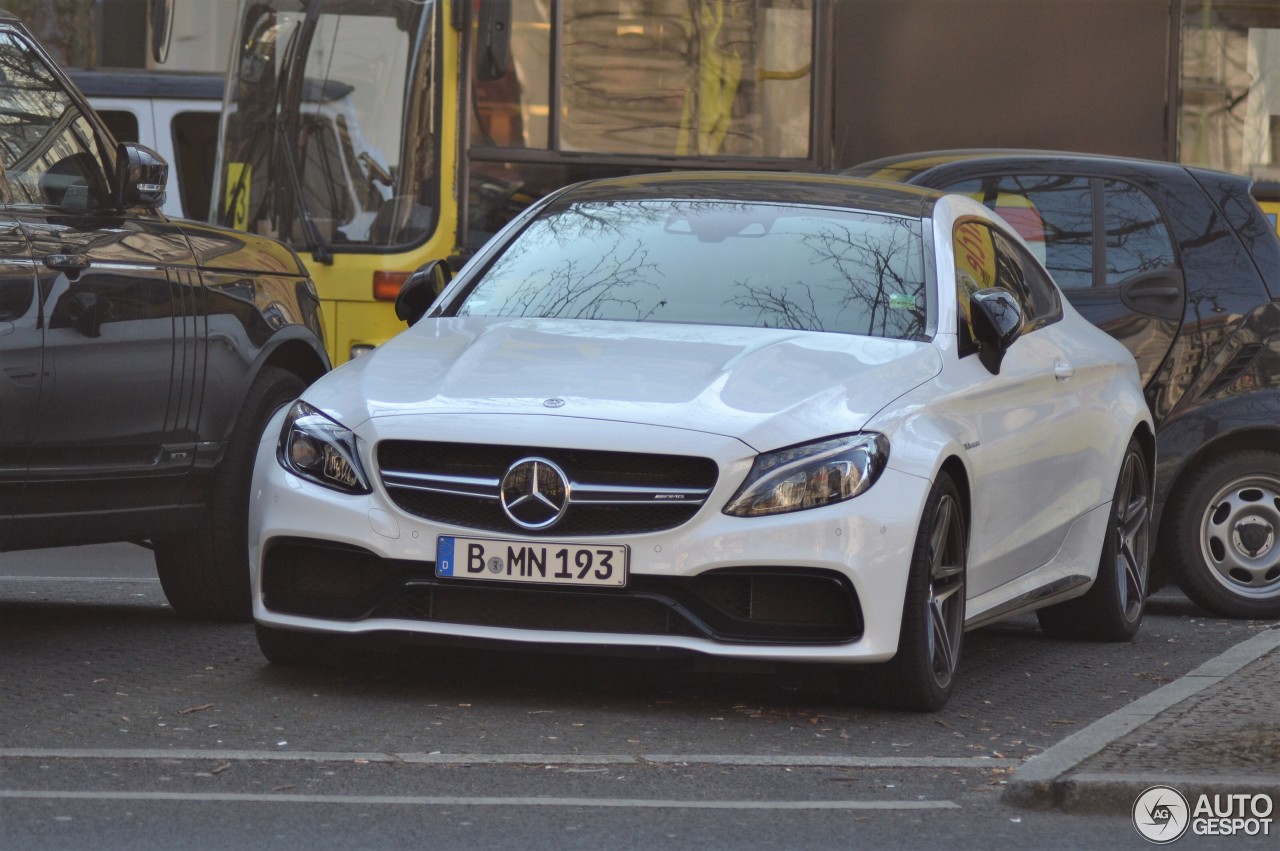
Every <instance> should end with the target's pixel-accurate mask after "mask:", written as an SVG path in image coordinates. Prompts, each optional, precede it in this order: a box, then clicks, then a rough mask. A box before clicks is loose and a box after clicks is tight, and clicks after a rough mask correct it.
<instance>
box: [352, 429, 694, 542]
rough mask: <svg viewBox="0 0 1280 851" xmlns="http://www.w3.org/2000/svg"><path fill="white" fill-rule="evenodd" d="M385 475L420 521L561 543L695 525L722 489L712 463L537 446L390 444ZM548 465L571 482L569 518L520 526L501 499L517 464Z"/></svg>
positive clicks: (381, 448)
mask: <svg viewBox="0 0 1280 851" xmlns="http://www.w3.org/2000/svg"><path fill="white" fill-rule="evenodd" d="M377 455H378V468H379V473H380V475H381V477H382V483H383V485H384V486H385V487H386V489H387V493H388V495H389V496H390V497H391V499H392V501H393V502H395V504H396V505H397V506H398V507H400V508H401V509H402V510H404V511H407V512H409V513H410V514H413V515H415V516H417V517H422V518H424V519H427V520H432V521H435V522H438V523H447V524H449V525H453V526H463V527H466V528H469V529H480V530H484V531H489V532H507V533H517V534H521V535H526V536H527V535H554V536H557V537H578V536H592V535H596V536H612V535H627V534H637V533H644V532H658V531H662V530H666V529H673V528H675V527H676V526H679V525H681V524H683V523H686V522H688V521H689V520H690V519H692V518H693V516H694V515H695V514H697V512H698V510H699V509H700V508H701V507H702V505H703V504H704V503H705V502H706V499H707V497H708V496H709V495H710V493H711V490H712V488H714V487H715V483H716V478H717V475H718V469H717V467H716V464H715V462H714V461H712V460H711V459H709V458H697V457H691V456H684V455H650V454H641V453H629V452H605V451H592V450H581V449H553V448H549V447H534V446H493V445H483V444H467V443H441V442H428V441H407V440H388V441H383V442H382V443H379V444H378V451H377ZM524 458H542V459H546V460H548V461H550V462H552V463H553V464H555V465H556V466H558V467H559V468H560V469H561V470H562V471H563V472H564V474H565V475H566V476H567V477H568V479H569V489H568V491H569V497H568V499H569V502H568V506H567V507H566V509H565V511H564V514H563V516H561V517H560V519H559V520H558V521H556V522H554V523H552V524H550V525H548V526H546V527H544V528H536V529H535V528H527V527H524V526H520V525H517V524H516V523H515V522H513V521H512V520H511V518H510V517H508V516H507V513H506V511H504V510H503V506H502V503H501V500H500V491H501V483H502V478H503V475H504V474H505V473H506V471H507V470H508V469H509V468H510V467H511V466H512V465H513V464H515V463H516V462H517V461H520V460H521V459H524Z"/></svg>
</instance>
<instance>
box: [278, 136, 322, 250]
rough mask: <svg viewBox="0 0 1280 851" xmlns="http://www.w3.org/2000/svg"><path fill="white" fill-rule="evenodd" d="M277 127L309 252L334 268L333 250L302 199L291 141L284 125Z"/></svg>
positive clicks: (300, 181)
mask: <svg viewBox="0 0 1280 851" xmlns="http://www.w3.org/2000/svg"><path fill="white" fill-rule="evenodd" d="M277 127H278V128H279V131H280V132H279V137H280V150H281V152H282V153H283V154H284V160H285V171H287V172H288V173H289V188H290V189H291V190H292V194H293V199H294V204H295V205H296V206H297V208H298V212H299V213H300V214H301V218H302V235H303V236H304V237H305V238H306V240H307V250H308V251H310V252H311V259H312V260H314V261H316V262H317V263H321V264H323V265H325V266H332V265H333V248H332V247H330V245H329V243H328V241H327V240H325V238H324V237H323V236H321V235H320V228H318V227H316V220H315V219H314V218H312V216H311V211H310V210H308V209H307V201H306V199H305V198H303V197H302V180H301V179H300V178H299V177H298V161H297V160H295V159H294V158H293V150H292V149H290V147H289V139H288V136H286V135H285V130H284V125H283V124H279V125H277Z"/></svg>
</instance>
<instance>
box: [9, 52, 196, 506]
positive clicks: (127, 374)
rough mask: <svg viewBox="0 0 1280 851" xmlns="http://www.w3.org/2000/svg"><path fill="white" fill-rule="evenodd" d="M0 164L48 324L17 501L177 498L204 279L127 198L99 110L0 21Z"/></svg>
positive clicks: (153, 501) (182, 241) (176, 243)
mask: <svg viewBox="0 0 1280 851" xmlns="http://www.w3.org/2000/svg"><path fill="white" fill-rule="evenodd" d="M0 63H2V65H0V67H3V68H4V69H5V74H4V77H3V79H0V117H2V118H4V121H3V122H0V127H2V129H0V133H2V134H3V136H4V139H3V141H4V145H3V148H2V149H0V165H3V167H4V170H5V175H6V178H7V184H8V190H9V198H8V211H9V212H10V213H11V214H12V215H13V216H14V218H15V219H16V220H17V222H18V223H19V224H20V226H21V227H22V229H23V231H24V232H25V234H26V236H27V239H28V240H29V241H30V243H31V248H32V252H33V257H34V261H35V267H36V270H37V277H38V289H39V293H40V301H41V313H40V316H39V320H40V321H41V322H42V323H43V330H44V339H43V345H44V352H43V363H44V380H43V382H42V386H41V390H40V401H39V407H38V410H37V412H36V415H35V421H34V423H33V426H32V430H31V431H32V441H31V446H30V451H29V454H28V465H29V469H28V473H27V486H26V490H25V494H24V496H23V500H22V502H21V503H19V506H20V507H19V513H20V514H22V515H27V516H30V515H48V516H52V515H54V514H58V515H62V516H66V515H69V514H74V513H75V512H79V511H101V510H104V509H110V510H113V511H116V512H117V513H118V514H119V515H121V516H125V515H127V513H128V512H129V511H130V510H131V509H136V508H141V507H146V506H151V505H158V504H164V503H166V502H170V501H172V500H173V499H174V497H175V496H176V494H177V492H178V488H179V487H180V485H181V483H182V477H181V476H175V475H173V474H176V473H182V472H184V471H186V470H187V469H189V468H190V465H191V462H192V457H193V455H194V452H193V448H194V442H195V437H194V426H195V417H196V414H197V405H198V400H199V387H198V386H197V379H198V378H199V375H200V370H199V369H198V368H197V364H196V363H195V355H196V347H195V345H194V342H195V341H194V337H195V331H196V318H195V317H196V315H197V313H198V308H199V301H200V299H201V292H200V288H199V286H198V283H199V282H198V277H197V276H196V273H195V269H194V257H193V255H192V252H191V248H190V246H189V245H188V243H187V241H186V238H185V237H184V236H183V235H182V233H181V231H179V230H178V228H177V227H176V226H174V225H172V224H170V223H169V222H168V221H166V220H165V219H163V218H162V217H160V216H159V215H156V214H153V213H150V212H143V211H122V210H119V209H117V205H116V204H115V201H114V197H113V196H114V190H113V184H114V183H115V181H114V180H113V179H112V178H111V177H109V175H112V173H113V171H114V167H115V162H114V155H115V152H114V150H112V149H110V148H109V147H108V144H107V138H106V136H105V134H104V133H103V131H102V130H101V128H100V127H99V125H98V123H97V121H96V118H95V117H94V116H93V115H92V113H90V112H88V111H87V110H86V109H85V108H84V107H83V106H82V104H81V103H80V102H79V101H78V99H77V98H76V97H74V96H73V95H72V94H71V93H70V91H69V90H68V89H67V87H66V86H65V85H64V83H63V79H62V77H61V76H60V74H59V73H57V72H56V71H55V70H54V69H53V67H52V66H51V65H49V64H48V63H47V62H45V60H44V59H43V58H42V56H41V54H40V53H39V52H38V51H37V50H36V49H35V48H34V46H33V45H32V44H31V43H29V42H28V41H27V40H26V39H25V38H24V37H23V36H22V35H21V34H19V33H16V32H13V31H0Z"/></svg>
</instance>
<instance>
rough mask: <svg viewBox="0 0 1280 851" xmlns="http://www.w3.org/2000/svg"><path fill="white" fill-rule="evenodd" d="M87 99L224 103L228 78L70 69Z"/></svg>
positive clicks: (138, 70) (188, 73)
mask: <svg viewBox="0 0 1280 851" xmlns="http://www.w3.org/2000/svg"><path fill="white" fill-rule="evenodd" d="M66 71H67V76H68V77H70V78H71V79H72V81H74V82H75V84H76V88H78V89H80V91H81V92H83V93H84V95H85V96H86V97H122V98H174V99H178V98H183V99H191V100H218V101H220V100H222V91H223V89H224V88H225V86H226V75H224V74H213V73H202V72H198V71H149V70H147V69H145V68H68V69H66Z"/></svg>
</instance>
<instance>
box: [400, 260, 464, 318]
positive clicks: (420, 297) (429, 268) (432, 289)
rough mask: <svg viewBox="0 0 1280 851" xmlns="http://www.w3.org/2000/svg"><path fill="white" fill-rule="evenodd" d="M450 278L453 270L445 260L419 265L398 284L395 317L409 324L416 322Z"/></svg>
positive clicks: (424, 313)
mask: <svg viewBox="0 0 1280 851" xmlns="http://www.w3.org/2000/svg"><path fill="white" fill-rule="evenodd" d="M452 278H453V272H452V270H450V269H449V264H448V262H447V261H445V260H432V261H430V262H427V263H424V264H422V265H421V266H419V267H418V269H417V271H415V272H414V273H413V274H412V275H410V276H409V277H408V278H407V279H405V282H404V283H403V284H402V285H401V286H400V294H399V295H397V296H396V318H397V319H400V320H401V321H403V322H407V323H408V324H410V325H412V324H414V323H415V322H417V321H418V320H419V319H421V318H422V317H423V316H425V315H426V312H427V309H428V308H430V307H431V303H432V302H433V301H435V300H436V296H438V295H439V294H440V293H441V292H442V291H443V290H444V288H445V285H446V284H448V283H449V281H450V280H451V279H452Z"/></svg>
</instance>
